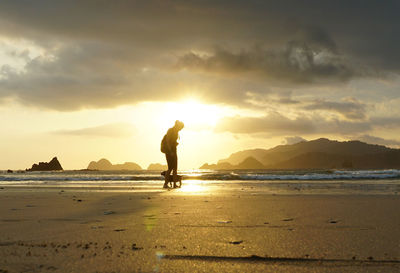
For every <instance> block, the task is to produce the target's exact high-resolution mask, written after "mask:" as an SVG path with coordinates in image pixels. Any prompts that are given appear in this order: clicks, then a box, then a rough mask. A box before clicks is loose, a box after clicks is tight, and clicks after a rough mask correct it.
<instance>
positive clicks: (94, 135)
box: [0, 0, 400, 169]
mask: <svg viewBox="0 0 400 273" xmlns="http://www.w3.org/2000/svg"><path fill="white" fill-rule="evenodd" d="M398 10H400V3H399V1H390V0H386V1H378V0H376V1H371V0H357V1H356V0H346V1H342V0H336V1H324V0H315V1H314V0H309V1H307V0H305V1H297V0H291V1H288V0H280V1H268V0H266V1H255V0H251V1H236V0H225V1H207V0H204V1H190V0H184V1H168V0H158V1H152V0H146V1H122V0H119V1H118V0H114V1H106V0H98V1H92V0H86V1H73V0H68V1H66V0H65V1H63V0H60V1H51V0H37V1H27V0H19V1H15V0H2V1H1V2H0V114H1V116H2V125H1V126H0V151H1V154H2V155H3V156H2V157H1V158H0V169H25V168H28V167H30V166H31V165H32V164H33V163H35V162H39V161H49V160H50V159H51V158H52V157H54V156H57V157H58V159H59V160H60V162H61V164H62V166H63V167H64V169H83V168H86V167H87V165H88V164H89V162H90V161H92V160H96V161H97V160H99V159H101V158H107V159H109V160H110V161H111V162H112V163H114V164H116V163H123V162H136V163H138V164H139V165H141V166H142V168H147V166H148V165H149V164H150V163H164V164H165V158H164V155H163V154H162V153H161V152H160V142H161V139H162V137H163V135H164V134H165V132H166V130H167V129H168V128H169V127H172V126H173V123H174V121H175V120H176V119H179V120H182V121H183V122H184V123H185V128H184V129H183V130H182V131H181V134H180V136H181V137H180V141H179V142H180V144H179V146H178V155H179V168H180V169H191V168H198V167H200V166H201V165H202V164H203V163H206V162H208V163H215V162H216V161H218V160H219V159H221V158H225V157H228V156H229V155H230V154H231V153H233V152H237V151H239V150H244V149H251V148H271V147H274V146H276V145H280V144H292V143H296V142H299V141H302V140H312V139H316V138H320V137H326V138H329V139H336V140H341V141H345V140H354V139H357V140H361V141H365V142H367V143H373V144H381V145H386V146H390V147H394V148H399V147H400V137H399V135H400V107H398V105H399V104H400V75H399V73H400V51H399V50H398V49H399V48H400V17H399V16H398Z"/></svg>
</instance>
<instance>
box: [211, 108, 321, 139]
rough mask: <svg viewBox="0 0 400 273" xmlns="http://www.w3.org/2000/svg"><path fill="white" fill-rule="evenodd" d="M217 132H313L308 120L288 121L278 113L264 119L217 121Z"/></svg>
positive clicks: (242, 118)
mask: <svg viewBox="0 0 400 273" xmlns="http://www.w3.org/2000/svg"><path fill="white" fill-rule="evenodd" d="M216 131H217V132H224V131H227V132H231V133H235V134H254V133H267V134H271V135H273V134H284V133H312V132H314V131H315V128H314V125H313V123H312V121H311V120H310V119H307V118H296V119H289V118H287V117H284V116H283V115H281V114H279V113H276V112H274V113H271V114H269V115H267V116H264V117H239V116H237V117H227V118H224V119H222V120H221V121H219V123H218V124H217V127H216Z"/></svg>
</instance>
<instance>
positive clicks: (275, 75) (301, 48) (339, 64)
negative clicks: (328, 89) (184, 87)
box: [177, 41, 361, 83]
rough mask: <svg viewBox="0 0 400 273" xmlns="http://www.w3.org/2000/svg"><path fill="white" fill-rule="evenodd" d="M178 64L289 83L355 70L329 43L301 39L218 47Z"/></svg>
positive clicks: (336, 77)
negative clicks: (276, 46)
mask: <svg viewBox="0 0 400 273" xmlns="http://www.w3.org/2000/svg"><path fill="white" fill-rule="evenodd" d="M322 45H324V43H322ZM324 46H325V45H324ZM177 67H178V68H181V69H188V70H195V71H196V70H197V71H201V72H206V73H222V74H228V75H229V74H231V75H243V76H248V77H255V78H258V79H260V80H261V79H262V80H273V81H284V82H291V83H313V82H326V81H327V82H332V81H339V82H342V81H347V80H349V79H350V78H352V77H354V76H357V73H358V72H357V71H356V70H354V69H353V68H351V67H350V65H349V64H348V63H347V62H346V61H345V60H343V58H342V57H341V56H340V55H338V54H337V53H335V51H333V50H332V49H331V46H330V47H322V46H314V45H312V43H310V44H308V43H307V42H302V41H290V42H288V43H287V44H286V46H285V48H283V49H281V50H272V49H263V48H260V47H253V48H251V49H248V50H242V51H240V52H231V51H229V50H227V49H222V48H219V49H217V50H216V51H215V52H214V53H213V54H211V55H200V54H196V53H193V52H190V53H187V54H185V55H184V56H182V57H181V58H180V59H179V61H178V63H177ZM360 75H361V74H360ZM360 75H359V76H360Z"/></svg>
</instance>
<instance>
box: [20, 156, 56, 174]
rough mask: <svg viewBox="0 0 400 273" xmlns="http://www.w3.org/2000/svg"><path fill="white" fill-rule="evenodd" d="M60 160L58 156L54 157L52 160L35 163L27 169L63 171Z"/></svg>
mask: <svg viewBox="0 0 400 273" xmlns="http://www.w3.org/2000/svg"><path fill="white" fill-rule="evenodd" d="M62 170H63V168H62V167H61V164H60V162H59V161H58V159H57V157H54V158H53V159H52V160H50V162H39V164H33V165H32V168H30V169H26V171H28V172H34V171H62Z"/></svg>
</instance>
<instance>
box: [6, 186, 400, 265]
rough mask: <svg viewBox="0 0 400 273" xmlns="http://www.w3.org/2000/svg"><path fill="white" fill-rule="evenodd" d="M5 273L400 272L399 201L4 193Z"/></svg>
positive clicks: (59, 191) (201, 194)
mask: <svg viewBox="0 0 400 273" xmlns="http://www.w3.org/2000/svg"><path fill="white" fill-rule="evenodd" d="M0 204H1V206H0V222H1V229H0V232H1V240H0V272H400V233H399V227H400V216H399V213H398V212H399V207H400V199H399V197H398V196H397V195H390V196H389V195H379V196H378V195H301V194H299V195H272V194H266V193H257V192H248V191H242V192H236V191H224V192H218V191H215V190H214V191H212V192H197V193H195V194H194V193H193V192H191V191H185V188H184V187H183V188H182V189H178V190H172V191H162V192H153V193H140V192H129V191H127V192H108V191H104V192H101V191H99V192H95V191H86V190H77V189H66V188H64V189H61V188H59V189H57V188H53V189H35V188H21V189H19V188H12V187H3V188H2V189H1V190H0Z"/></svg>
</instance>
